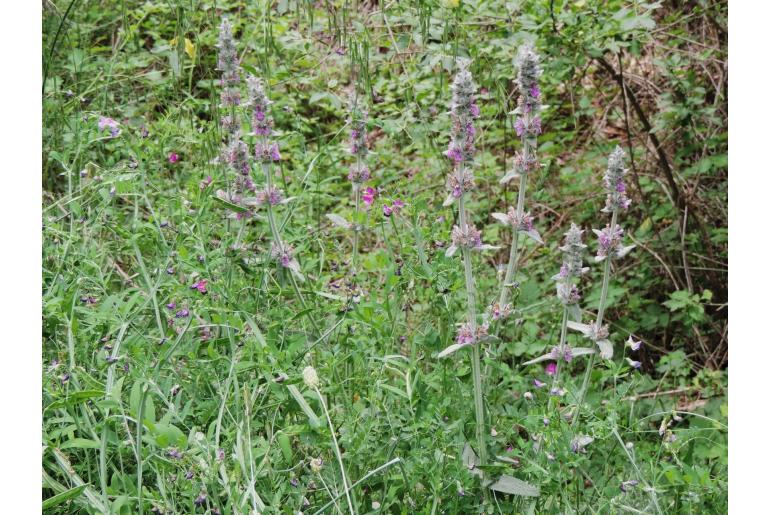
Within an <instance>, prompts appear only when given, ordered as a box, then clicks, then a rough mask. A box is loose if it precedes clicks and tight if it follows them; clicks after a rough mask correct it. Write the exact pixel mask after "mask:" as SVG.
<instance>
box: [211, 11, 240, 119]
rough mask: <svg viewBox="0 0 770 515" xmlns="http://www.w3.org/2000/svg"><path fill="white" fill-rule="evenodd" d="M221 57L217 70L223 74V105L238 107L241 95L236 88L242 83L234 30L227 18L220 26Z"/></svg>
mask: <svg viewBox="0 0 770 515" xmlns="http://www.w3.org/2000/svg"><path fill="white" fill-rule="evenodd" d="M217 48H218V49H219V55H218V59H217V69H218V70H219V71H221V72H222V88H223V89H222V96H221V99H222V104H223V105H224V106H236V105H239V104H240V103H241V94H240V92H239V91H238V90H237V89H236V86H237V85H238V83H239V82H240V81H241V75H240V71H239V66H238V51H237V49H236V48H235V41H234V40H233V28H232V25H230V22H229V21H228V20H227V18H225V19H224V20H222V24H221V25H220V26H219V41H218V42H217Z"/></svg>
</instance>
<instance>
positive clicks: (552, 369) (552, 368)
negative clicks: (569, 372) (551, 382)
mask: <svg viewBox="0 0 770 515" xmlns="http://www.w3.org/2000/svg"><path fill="white" fill-rule="evenodd" d="M545 373H546V374H548V375H549V376H552V375H555V374H556V362H555V361H549V362H548V364H547V365H546V366H545Z"/></svg>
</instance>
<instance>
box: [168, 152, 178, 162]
mask: <svg viewBox="0 0 770 515" xmlns="http://www.w3.org/2000/svg"><path fill="white" fill-rule="evenodd" d="M177 161H179V154H177V153H176V152H171V153H170V154H169V155H168V162H169V163H171V164H174V163H176V162H177Z"/></svg>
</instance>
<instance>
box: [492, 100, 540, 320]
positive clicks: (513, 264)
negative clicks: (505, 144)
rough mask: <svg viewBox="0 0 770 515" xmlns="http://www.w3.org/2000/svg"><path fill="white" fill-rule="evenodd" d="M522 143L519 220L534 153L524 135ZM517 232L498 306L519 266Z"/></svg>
mask: <svg viewBox="0 0 770 515" xmlns="http://www.w3.org/2000/svg"><path fill="white" fill-rule="evenodd" d="M529 118H530V114H529V113H527V114H525V115H524V119H525V123H526V125H529V123H530V119H529ZM521 142H522V153H523V162H524V163H525V169H522V170H521V179H520V182H519V195H518V197H517V199H516V217H517V218H518V219H519V220H521V215H523V214H524V200H525V199H526V197H527V175H528V170H527V169H526V167H527V166H528V163H529V160H530V156H531V155H532V153H533V152H534V148H532V145H531V144H530V143H529V140H528V139H527V137H526V134H525V135H524V136H522V138H521ZM518 261H519V231H518V228H515V227H514V230H513V239H512V240H511V252H510V255H509V256H508V266H507V267H506V269H505V279H504V280H503V286H502V288H501V289H500V305H501V306H502V305H503V304H505V303H506V302H507V301H508V294H509V288H510V287H511V283H512V282H513V279H514V278H515V277H516V272H517V271H518V268H519V265H518Z"/></svg>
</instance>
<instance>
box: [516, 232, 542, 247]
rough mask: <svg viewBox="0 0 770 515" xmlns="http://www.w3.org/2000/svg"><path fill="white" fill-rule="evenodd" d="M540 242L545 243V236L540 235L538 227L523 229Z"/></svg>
mask: <svg viewBox="0 0 770 515" xmlns="http://www.w3.org/2000/svg"><path fill="white" fill-rule="evenodd" d="M521 232H523V233H524V234H526V235H527V236H529V237H530V238H532V239H533V240H535V241H536V242H538V243H539V244H541V245H542V244H543V238H541V237H540V233H539V232H537V229H530V230H528V231H521Z"/></svg>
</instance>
